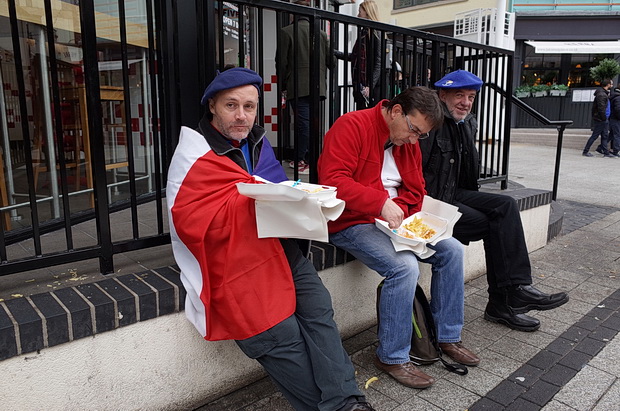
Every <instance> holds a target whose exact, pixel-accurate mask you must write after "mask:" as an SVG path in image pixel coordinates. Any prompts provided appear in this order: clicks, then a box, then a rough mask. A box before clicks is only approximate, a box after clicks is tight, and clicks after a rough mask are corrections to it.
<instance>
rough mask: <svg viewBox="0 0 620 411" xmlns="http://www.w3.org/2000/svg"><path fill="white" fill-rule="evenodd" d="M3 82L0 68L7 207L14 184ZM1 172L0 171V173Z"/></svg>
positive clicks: (13, 215) (13, 216) (15, 217)
mask: <svg viewBox="0 0 620 411" xmlns="http://www.w3.org/2000/svg"><path fill="white" fill-rule="evenodd" d="M2 84H4V81H3V79H2V68H0V130H2V144H3V145H4V166H5V167H6V174H7V176H6V189H7V194H8V197H9V205H13V204H15V184H14V181H13V164H12V163H11V142H10V141H9V125H8V123H7V121H6V105H5V103H4V87H2ZM1 172H2V170H0V173H1ZM19 219H20V217H19V215H18V214H17V210H16V209H11V220H13V221H15V220H19Z"/></svg>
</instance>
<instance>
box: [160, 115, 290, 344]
mask: <svg viewBox="0 0 620 411" xmlns="http://www.w3.org/2000/svg"><path fill="white" fill-rule="evenodd" d="M276 166H277V167H276ZM261 170H262V171H261ZM261 172H262V175H261ZM255 174H257V175H260V176H261V177H263V178H266V179H269V177H270V178H272V179H273V178H276V179H277V178H281V177H278V175H284V171H283V170H282V166H281V165H280V163H279V162H278V161H277V159H276V158H275V156H274V154H273V149H272V148H271V146H270V145H269V142H268V141H267V139H266V138H263V150H262V153H261V156H260V159H259V161H258V163H257V165H256V167H255ZM237 183H254V184H262V183H260V182H259V181H257V180H256V179H255V178H254V177H253V176H251V175H250V174H248V173H247V172H246V171H245V170H243V169H242V168H241V167H239V166H238V165H237V164H235V162H234V161H232V160H231V159H229V158H228V157H226V156H219V155H217V154H216V153H215V152H214V151H213V150H211V147H210V146H209V144H208V143H207V141H206V140H205V138H204V137H203V136H202V135H201V134H200V133H198V132H196V131H194V130H192V129H190V128H187V127H182V129H181V134H180V137H179V144H178V146H177V148H176V150H175V153H174V155H173V158H172V162H171V164H170V169H169V173H168V183H167V186H166V199H167V203H168V216H169V222H170V236H171V239H172V250H173V253H174V257H175V260H176V262H177V264H178V266H179V268H180V269H181V280H182V282H183V285H184V287H185V289H186V291H187V299H186V301H185V313H186V316H187V318H188V319H189V321H190V322H191V323H192V324H194V326H195V327H196V329H197V330H198V331H199V333H200V334H201V335H202V336H203V337H204V338H205V339H207V340H211V341H215V340H227V339H236V340H242V339H246V338H249V337H251V336H254V335H256V334H259V333H261V332H263V331H265V330H267V329H269V328H271V327H273V326H274V325H276V324H278V323H279V322H281V321H282V320H284V319H286V318H288V317H289V316H291V315H292V314H293V312H294V311H295V288H294V285H293V281H292V276H291V270H290V267H289V264H288V262H287V259H286V257H285V255H284V252H283V249H282V245H281V244H280V241H279V240H278V239H276V238H260V239H259V238H258V233H257V228H256V211H255V207H254V200H253V199H251V198H248V197H245V196H243V195H241V194H239V193H238V191H237V187H236V184H237Z"/></svg>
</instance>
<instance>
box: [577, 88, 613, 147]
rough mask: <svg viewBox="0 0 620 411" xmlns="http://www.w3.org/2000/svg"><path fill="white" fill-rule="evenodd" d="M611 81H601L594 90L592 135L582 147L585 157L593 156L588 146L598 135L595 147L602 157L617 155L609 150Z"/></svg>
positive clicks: (590, 145)
mask: <svg viewBox="0 0 620 411" xmlns="http://www.w3.org/2000/svg"><path fill="white" fill-rule="evenodd" d="M613 85H614V83H613V81H611V80H609V79H605V80H603V81H601V86H600V87H599V88H597V89H596V91H595V92H594V101H593V102H592V127H591V128H592V135H591V136H590V138H589V139H588V142H587V143H586V146H585V147H584V148H583V155H584V156H585V157H593V156H594V155H593V154H592V153H590V147H592V144H594V142H595V141H596V139H597V138H599V136H600V137H601V144H600V145H599V146H598V147H597V149H596V151H597V152H599V153H601V154H603V156H604V157H614V158H615V157H617V156H616V155H614V154H612V153H610V152H609V149H608V144H609V129H608V128H609V121H608V119H609V114H610V111H611V110H610V105H609V89H611V88H612V87H613Z"/></svg>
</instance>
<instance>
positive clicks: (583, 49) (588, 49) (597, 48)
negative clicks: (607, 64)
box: [525, 40, 620, 54]
mask: <svg viewBox="0 0 620 411" xmlns="http://www.w3.org/2000/svg"><path fill="white" fill-rule="evenodd" d="M525 43H526V44H529V45H530V46H532V47H534V49H535V50H536V53H538V54H542V53H547V54H563V53H574V54H601V53H620V40H617V41H526V42H525Z"/></svg>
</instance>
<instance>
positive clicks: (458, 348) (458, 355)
mask: <svg viewBox="0 0 620 411" xmlns="http://www.w3.org/2000/svg"><path fill="white" fill-rule="evenodd" d="M439 348H441V351H442V352H443V353H444V354H446V355H447V356H448V357H450V358H452V359H453V360H454V361H456V362H458V363H459V364H463V365H469V366H470V367H475V366H476V365H478V364H480V358H478V356H477V355H476V354H474V353H473V352H471V351H469V350H468V349H467V348H465V347H463V343H462V342H460V341H459V342H457V343H439Z"/></svg>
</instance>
